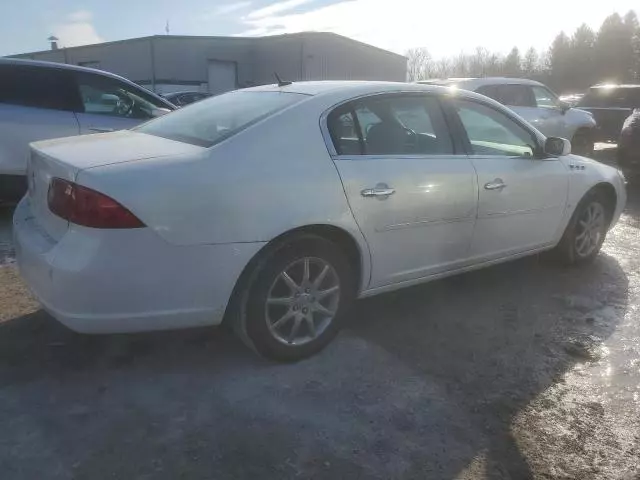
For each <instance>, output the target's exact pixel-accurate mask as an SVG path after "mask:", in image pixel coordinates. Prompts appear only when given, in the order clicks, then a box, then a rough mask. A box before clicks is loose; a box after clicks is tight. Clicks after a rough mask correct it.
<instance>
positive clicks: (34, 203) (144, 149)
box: [27, 131, 203, 241]
mask: <svg viewBox="0 0 640 480" xmlns="http://www.w3.org/2000/svg"><path fill="white" fill-rule="evenodd" d="M202 150H203V148H202V147H197V146H194V145H190V144H186V143H182V142H176V141H174V140H167V139H165V138H161V137H155V136H152V135H146V134H141V133H135V132H129V131H122V132H114V133H105V134H97V135H85V136H81V137H69V138H61V139H56V140H46V141H42V142H35V143H32V144H31V155H30V158H29V162H28V166H27V185H28V188H29V190H28V193H27V196H28V198H29V202H30V204H31V211H32V212H33V216H34V219H35V221H36V224H37V225H38V227H40V228H41V229H42V233H45V234H46V235H47V236H48V237H50V238H51V239H53V240H55V241H58V240H60V239H61V238H62V236H63V235H64V234H65V233H66V232H67V230H68V229H69V222H68V221H67V220H64V219H62V218H60V217H58V216H57V215H55V214H54V213H52V212H51V210H49V204H48V192H49V184H50V182H51V179H52V178H55V177H57V178H62V179H64V180H69V181H71V182H75V181H76V178H77V176H78V173H79V172H81V171H82V170H86V169H89V168H93V167H99V166H103V165H111V164H114V163H124V162H132V161H136V160H143V159H148V158H156V157H165V156H178V155H184V154H189V153H198V152H201V151H202Z"/></svg>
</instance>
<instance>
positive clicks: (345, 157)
mask: <svg viewBox="0 0 640 480" xmlns="http://www.w3.org/2000/svg"><path fill="white" fill-rule="evenodd" d="M328 128H329V131H330V132H331V136H332V140H333V144H334V147H335V150H336V151H335V156H334V161H335V165H336V167H337V169H338V172H339V174H340V177H341V179H342V182H343V185H344V188H345V192H346V194H347V198H348V201H349V204H350V206H351V209H352V212H353V214H354V216H355V218H356V221H357V222H358V225H359V226H360V229H361V230H362V232H363V234H364V236H365V238H366V240H367V243H368V245H369V248H370V251H371V261H372V277H371V283H370V287H372V288H375V287H381V286H385V285H390V284H394V283H399V282H403V281H410V280H413V279H418V278H421V277H425V276H428V275H430V274H435V273H438V272H442V271H445V270H447V269H450V268H453V266H454V265H456V264H457V263H459V262H462V261H464V259H465V258H466V257H467V256H468V252H469V245H470V241H471V236H472V232H473V227H474V222H475V215H476V207H477V196H478V192H477V182H476V174H475V171H474V169H473V165H472V164H471V162H470V160H469V159H468V158H467V156H466V155H465V154H464V152H462V151H461V150H460V147H458V148H456V145H455V144H454V142H453V141H452V137H451V135H450V131H449V129H448V126H447V124H446V122H445V120H444V115H443V112H442V109H441V106H440V103H439V100H438V98H437V97H435V96H427V95H424V94H418V95H416V94H392V95H375V96H370V97H366V98H363V99H359V100H357V101H355V102H352V103H348V104H346V105H343V106H341V107H338V108H337V109H336V110H334V111H333V112H332V113H331V114H330V115H329V117H328Z"/></svg>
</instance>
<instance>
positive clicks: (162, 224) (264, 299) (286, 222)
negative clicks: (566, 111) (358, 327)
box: [13, 82, 626, 360]
mask: <svg viewBox="0 0 640 480" xmlns="http://www.w3.org/2000/svg"><path fill="white" fill-rule="evenodd" d="M570 148H571V146H570V145H569V142H568V141H567V140H563V139H560V138H545V137H544V136H543V135H542V134H541V133H540V132H538V131H537V130H535V129H534V128H533V127H531V126H530V125H529V124H527V123H526V122H525V121H523V120H522V119H521V118H519V117H518V116H517V115H515V114H514V113H513V112H511V111H510V110H509V109H507V108H506V107H503V106H502V105H500V104H499V103H497V102H495V101H493V100H491V99H488V98H486V97H483V96H481V95H476V94H474V93H471V92H467V91H464V90H457V91H456V92H451V91H450V90H449V89H445V88H441V87H434V86H425V85H415V84H413V85H408V84H402V83H378V82H301V83H294V84H284V83H283V84H281V85H274V86H263V87H256V88H250V89H245V90H239V91H235V92H231V93H226V94H223V95H219V96H216V97H213V98H210V99H207V100H203V101H201V102H198V103H195V104H193V105H189V106H187V107H185V108H183V109H180V110H177V111H175V112H173V113H171V114H169V115H166V116H164V117H161V118H158V119H155V120H152V121H150V122H147V123H145V124H143V125H141V126H139V127H136V128H134V129H132V130H129V131H122V132H114V133H107V134H101V135H90V136H85V137H76V138H65V139H58V140H50V141H44V142H37V143H35V144H33V146H32V152H31V158H30V160H29V168H28V178H29V193H28V195H26V196H25V197H24V198H23V199H22V201H21V202H20V204H19V205H18V207H17V209H16V211H15V216H14V229H13V232H14V240H15V246H16V256H17V261H18V265H19V267H20V271H21V273H22V276H23V277H24V279H25V280H26V283H27V284H28V285H29V287H30V288H31V290H32V291H33V292H34V294H35V295H36V297H37V298H38V299H39V300H40V302H41V303H42V304H43V305H44V308H45V309H46V310H47V311H49V312H50V313H51V314H52V315H53V316H54V317H55V318H57V319H58V320H60V321H61V322H62V323H64V324H65V325H67V326H69V327H70V328H72V329H74V330H77V331H80V332H87V333H105V332H131V331H142V330H156V329H168V328H180V327H194V326H203V325H218V324H220V323H221V322H222V321H223V319H225V320H226V321H228V322H230V323H231V324H232V325H234V327H235V329H236V331H237V332H238V333H239V334H240V336H241V337H242V338H243V339H244V340H245V342H246V343H247V344H248V345H250V346H251V347H253V348H254V349H255V350H257V351H258V352H259V353H261V354H262V355H265V356H267V357H270V358H274V359H278V360H297V359H300V358H303V357H305V356H308V355H311V354H313V353H315V352H317V351H319V350H320V349H322V348H323V347H324V346H325V345H326V344H327V343H329V341H330V340H331V339H332V338H333V337H334V336H335V335H336V333H337V332H338V330H339V329H340V327H341V325H342V324H343V321H344V320H345V313H346V311H347V308H348V306H349V304H350V303H351V302H352V300H353V299H354V298H355V297H366V296H370V295H375V294H378V293H383V292H388V291H391V290H394V289H398V288H402V287H406V286H410V285H415V284H418V283H421V282H425V281H429V280H433V279H437V278H441V277H443V276H447V275H453V274H456V273H460V272H465V271H468V270H472V269H477V268H480V267H484V266H488V265H492V264H495V263H499V262H503V261H507V260H511V259H514V258H518V257H521V256H525V255H531V254H534V253H537V252H541V251H545V250H554V253H555V255H556V256H557V257H558V258H559V259H561V260H563V261H565V262H567V263H583V262H588V261H591V260H593V259H594V258H595V256H596V255H597V254H598V251H599V250H600V247H601V246H602V243H603V241H604V239H605V236H606V233H607V230H608V229H609V228H610V227H611V226H612V225H614V224H615V223H616V221H617V220H618V217H619V215H620V212H621V211H622V209H623V208H624V205H625V202H626V193H625V187H624V181H623V178H622V176H621V174H619V172H618V171H617V170H616V169H614V168H612V167H609V166H606V165H603V164H600V163H598V162H596V161H593V160H589V159H586V158H582V157H578V156H574V155H570ZM461 295H463V294H461ZM390 328H391V327H390Z"/></svg>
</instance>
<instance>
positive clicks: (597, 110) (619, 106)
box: [578, 85, 640, 142]
mask: <svg viewBox="0 0 640 480" xmlns="http://www.w3.org/2000/svg"><path fill="white" fill-rule="evenodd" d="M578 106H579V107H580V108H581V109H583V110H587V111H589V112H591V113H592V114H593V116H594V118H595V119H596V122H597V123H598V127H597V128H596V131H595V138H596V141H598V142H615V141H617V140H618V137H619V135H620V131H621V130H622V125H623V123H624V121H625V119H626V118H627V117H628V116H629V115H630V114H631V112H632V111H633V109H634V108H640V85H597V86H595V87H591V88H590V89H589V91H588V92H587V94H586V95H585V96H584V97H583V98H582V99H581V100H580V101H579V102H578Z"/></svg>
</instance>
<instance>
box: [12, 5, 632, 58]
mask: <svg viewBox="0 0 640 480" xmlns="http://www.w3.org/2000/svg"><path fill="white" fill-rule="evenodd" d="M1 1H2V7H1V8H0V12H1V15H0V55H9V54H13V53H23V52H30V51H35V50H44V49H47V48H48V42H47V37H48V36H49V35H52V34H53V35H56V36H57V37H59V38H60V44H61V45H62V46H75V45H83V44H89V43H98V42H102V41H111V40H121V39H124V38H133V37H140V36H146V35H155V34H164V33H165V26H166V22H167V20H168V21H169V28H170V33H171V34H173V35H251V36H255V35H271V34H278V33H290V32H299V31H304V30H315V31H331V32H335V33H339V34H342V35H346V36H349V37H352V38H355V39H357V40H361V41H363V42H367V43H370V44H373V45H376V46H378V47H382V48H386V49H389V50H393V51H395V52H398V53H404V52H405V51H406V49H407V48H410V47H421V46H424V47H427V48H428V49H429V50H430V51H431V53H432V55H433V56H435V57H440V56H446V55H453V54H457V53H459V52H460V51H467V52H471V51H472V50H474V49H475V47H476V46H483V47H486V48H488V49H490V50H495V51H501V52H507V51H508V50H509V49H510V48H511V47H512V46H513V45H516V46H518V47H520V48H521V49H523V50H524V49H526V48H528V47H529V46H534V47H536V48H538V49H542V48H547V47H548V45H549V44H550V43H551V41H552V40H553V37H554V36H555V35H556V34H557V33H558V32H559V31H560V30H564V31H565V32H567V33H568V34H571V33H572V32H573V31H574V30H575V29H576V28H577V27H578V26H579V25H580V24H581V23H583V22H586V23H587V24H589V25H591V26H592V27H593V28H598V27H599V25H600V23H601V22H602V20H603V19H604V18H605V17H606V16H607V15H610V14H611V13H613V12H619V13H620V14H624V13H626V12H627V11H628V10H630V9H632V8H636V9H637V10H636V11H638V10H639V9H640V3H639V0H607V1H599V2H598V1H595V2H592V3H589V2H587V1H585V0H533V1H527V2H524V1H520V2H518V1H514V0H458V1H447V0H435V1H429V0H279V1H278V0H182V2H178V1H176V0H22V1H19V0H1Z"/></svg>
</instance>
